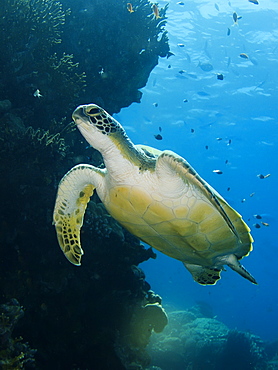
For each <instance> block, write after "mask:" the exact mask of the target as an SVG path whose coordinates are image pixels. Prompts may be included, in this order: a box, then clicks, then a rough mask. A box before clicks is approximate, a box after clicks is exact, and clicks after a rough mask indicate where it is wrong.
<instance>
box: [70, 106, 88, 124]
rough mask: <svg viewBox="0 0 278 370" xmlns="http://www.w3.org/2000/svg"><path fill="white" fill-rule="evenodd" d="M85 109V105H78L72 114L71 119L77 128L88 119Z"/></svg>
mask: <svg viewBox="0 0 278 370" xmlns="http://www.w3.org/2000/svg"><path fill="white" fill-rule="evenodd" d="M85 107H86V105H79V107H77V108H76V109H75V111H74V112H73V113H72V119H73V120H74V122H75V124H76V125H77V126H78V125H80V124H81V123H82V122H84V121H85V120H87V119H88V117H87V115H86V113H85Z"/></svg>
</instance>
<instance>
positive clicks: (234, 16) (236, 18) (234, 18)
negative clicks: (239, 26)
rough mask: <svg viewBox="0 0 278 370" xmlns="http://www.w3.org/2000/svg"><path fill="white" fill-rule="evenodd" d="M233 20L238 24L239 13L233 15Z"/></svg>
mask: <svg viewBox="0 0 278 370" xmlns="http://www.w3.org/2000/svg"><path fill="white" fill-rule="evenodd" d="M233 20H234V22H235V23H237V20H238V16H237V12H234V13H233Z"/></svg>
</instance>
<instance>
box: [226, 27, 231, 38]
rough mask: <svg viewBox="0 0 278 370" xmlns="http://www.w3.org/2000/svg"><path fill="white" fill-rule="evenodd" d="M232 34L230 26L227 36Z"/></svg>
mask: <svg viewBox="0 0 278 370" xmlns="http://www.w3.org/2000/svg"><path fill="white" fill-rule="evenodd" d="M230 34H231V30H230V28H228V29H227V36H230Z"/></svg>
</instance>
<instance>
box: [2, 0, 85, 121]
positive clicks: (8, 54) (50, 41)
mask: <svg viewBox="0 0 278 370" xmlns="http://www.w3.org/2000/svg"><path fill="white" fill-rule="evenodd" d="M69 13H70V11H69V10H66V11H64V10H63V9H62V4H61V3H60V2H59V1H54V0H7V1H5V2H4V4H3V7H1V9H0V26H1V40H0V48H1V50H2V53H1V55H0V63H1V71H0V85H1V87H2V89H1V91H3V93H4V94H5V96H0V99H4V98H8V99H9V100H10V101H11V102H12V104H13V106H16V107H17V108H20V107H24V106H25V107H30V109H31V110H32V111H33V112H34V113H35V114H34V113H33V114H34V124H33V125H35V124H37V121H38V120H37V114H39V115H40V119H39V122H40V125H41V127H43V125H44V124H45V126H46V125H47V122H44V120H45V121H46V120H48V121H50V119H51V118H53V117H55V116H56V117H57V119H60V118H61V114H65V113H66V112H67V110H68V109H69V106H70V104H71V103H72V102H74V101H75V99H76V97H77V96H78V95H79V94H80V93H81V92H82V91H83V89H84V87H85V74H84V73H82V72H80V73H79V69H78V63H76V62H73V56H72V55H66V54H65V53H64V54H63V53H62V52H60V51H59V56H58V55H57V52H55V49H57V45H59V44H60V43H61V35H62V31H63V27H64V24H65V20H66V18H67V17H68V16H69ZM37 89H39V90H38V91H39V94H40V95H34V93H35V91H37ZM3 93H2V94H3ZM0 95H1V94H0ZM58 99H59V104H58V107H55V106H54V107H53V102H56V101H57V100H58ZM36 100H37V101H36ZM42 102H43V104H42ZM50 111H52V112H51V113H50ZM42 113H43V114H42ZM42 116H43V119H42V118H41V117H42Z"/></svg>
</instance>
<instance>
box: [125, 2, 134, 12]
mask: <svg viewBox="0 0 278 370" xmlns="http://www.w3.org/2000/svg"><path fill="white" fill-rule="evenodd" d="M126 8H127V10H128V11H129V13H134V10H133V6H132V4H131V3H127V4H126Z"/></svg>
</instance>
